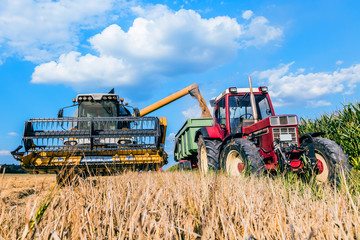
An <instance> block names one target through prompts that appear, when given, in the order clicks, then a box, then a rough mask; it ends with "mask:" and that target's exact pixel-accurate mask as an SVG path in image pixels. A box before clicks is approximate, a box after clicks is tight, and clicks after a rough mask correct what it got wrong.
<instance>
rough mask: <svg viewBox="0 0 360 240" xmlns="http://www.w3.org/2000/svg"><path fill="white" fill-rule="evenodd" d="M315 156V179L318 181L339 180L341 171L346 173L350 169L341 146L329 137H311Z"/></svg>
mask: <svg viewBox="0 0 360 240" xmlns="http://www.w3.org/2000/svg"><path fill="white" fill-rule="evenodd" d="M313 144H314V150H315V157H316V158H317V160H318V174H317V176H316V179H317V180H318V181H319V182H334V181H338V180H339V174H340V173H342V171H343V172H344V173H345V174H348V173H349V172H350V169H351V165H350V164H349V160H348V157H347V156H346V154H345V153H344V151H343V150H342V148H341V147H340V146H339V145H338V144H337V143H335V142H334V141H331V140H330V139H326V138H321V137H315V138H313Z"/></svg>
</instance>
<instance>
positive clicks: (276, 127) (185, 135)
mask: <svg viewBox="0 0 360 240" xmlns="http://www.w3.org/2000/svg"><path fill="white" fill-rule="evenodd" d="M249 85H250V88H236V87H231V88H229V89H226V90H225V91H224V92H222V93H221V94H220V95H219V96H218V97H217V98H215V99H214V100H212V101H210V104H211V105H212V106H213V107H214V109H215V112H214V119H212V118H202V119H188V120H187V121H186V122H185V124H184V125H183V127H182V128H181V129H180V130H179V132H178V133H177V134H176V135H175V148H174V158H175V161H178V162H179V168H180V169H181V168H182V169H192V168H199V169H200V171H201V172H202V173H203V174H206V173H207V172H208V170H209V168H212V169H215V170H220V169H222V170H223V171H224V172H226V173H227V174H229V175H235V176H237V175H240V174H243V173H253V174H259V173H263V172H264V171H269V172H271V171H280V172H284V171H287V170H290V171H294V172H304V171H309V172H310V173H314V174H316V179H317V180H318V181H321V182H328V181H335V180H337V179H338V173H339V172H340V170H344V171H345V172H348V171H349V170H350V168H351V166H350V164H349V162H348V158H347V156H346V155H345V153H344V151H343V150H342V149H341V147H340V146H338V145H337V144H336V143H335V142H333V141H331V140H329V139H325V138H321V137H320V136H321V135H324V133H308V134H305V135H303V136H300V137H299V136H298V129H297V126H298V124H299V122H298V118H297V116H296V115H275V111H274V108H273V106H272V103H271V100H270V96H269V94H268V88H267V87H259V88H252V85H251V80H250V77H249Z"/></svg>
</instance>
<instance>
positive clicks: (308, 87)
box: [252, 62, 360, 107]
mask: <svg viewBox="0 0 360 240" xmlns="http://www.w3.org/2000/svg"><path fill="white" fill-rule="evenodd" d="M293 64H294V62H292V63H289V64H285V65H280V66H279V67H278V68H275V69H268V70H265V71H258V72H254V73H253V74H252V75H254V76H255V77H257V78H259V79H267V81H268V82H267V84H268V85H269V90H270V93H271V96H272V98H273V99H274V101H275V105H276V106H289V105H295V104H304V103H306V104H307V105H308V106H312V107H319V106H328V105H330V103H329V102H327V101H324V100H321V99H319V98H321V97H324V96H329V95H331V94H335V93H345V94H350V93H352V89H354V88H355V86H356V84H357V83H359V82H360V64H356V65H353V66H351V67H349V68H341V69H339V70H336V71H334V72H332V73H328V72H317V73H307V74H303V73H302V72H301V71H300V72H295V73H293V72H290V67H291V66H292V65H293Z"/></svg>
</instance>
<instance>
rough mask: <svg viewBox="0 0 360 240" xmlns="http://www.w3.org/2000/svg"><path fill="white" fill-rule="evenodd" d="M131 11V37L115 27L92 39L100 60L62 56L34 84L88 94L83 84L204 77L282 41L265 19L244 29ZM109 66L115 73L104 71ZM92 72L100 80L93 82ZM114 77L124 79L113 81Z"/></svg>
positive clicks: (190, 14)
mask: <svg viewBox="0 0 360 240" xmlns="http://www.w3.org/2000/svg"><path fill="white" fill-rule="evenodd" d="M132 11H133V12H134V13H135V14H137V15H138V16H139V17H137V18H136V19H135V20H134V22H133V25H132V26H131V27H130V28H129V30H128V31H127V32H125V31H124V30H123V29H122V28H121V27H120V26H118V25H116V24H113V25H110V26H109V27H107V28H106V29H104V30H103V31H102V32H101V33H99V34H97V35H95V36H93V37H92V38H90V39H89V42H90V44H91V47H92V48H93V49H94V50H95V51H96V52H97V53H98V56H95V55H91V54H87V55H85V56H81V55H80V53H77V52H70V53H68V54H63V55H62V56H61V57H60V58H59V60H58V61H56V62H55V61H53V62H49V63H44V64H41V65H39V66H38V67H36V69H35V71H34V73H33V77H32V82H33V83H51V84H56V83H64V84H67V85H71V86H73V87H75V88H79V87H82V88H88V87H89V86H94V85H91V84H87V85H85V84H84V83H85V82H86V83H95V82H96V84H97V85H96V87H103V86H106V87H108V86H109V84H111V86H121V85H128V84H129V83H131V84H136V83H138V82H139V81H145V80H149V79H159V78H162V77H168V76H171V77H175V76H178V75H180V74H190V73H201V72H205V71H208V70H210V69H213V68H216V67H218V66H220V65H222V64H225V63H227V62H229V61H231V60H232V59H234V58H235V57H236V55H237V51H238V49H240V48H241V47H248V46H251V45H263V44H265V43H267V42H268V41H270V40H272V39H275V38H276V37H277V36H279V35H280V34H279V33H278V34H277V35H276V34H275V35H274V34H273V35H272V36H269V34H268V33H269V32H272V31H274V29H277V28H274V27H272V26H270V25H269V24H268V21H267V20H266V19H265V18H264V17H260V18H261V19H263V21H262V22H261V21H259V19H258V18H259V17H254V18H252V20H251V21H250V23H249V24H248V25H246V24H245V25H241V24H239V23H238V22H237V21H236V19H233V18H230V17H227V16H219V17H215V18H210V19H205V18H202V17H201V16H200V15H199V14H198V13H197V12H195V11H193V10H184V9H181V10H179V11H177V12H175V11H172V10H170V9H169V8H168V7H166V6H164V5H155V6H150V7H147V8H141V7H134V8H132ZM254 21H255V22H254ZM243 29H244V30H243ZM256 29H260V30H264V31H265V32H263V33H261V34H260V33H258V32H257V30H256ZM267 29H270V30H267ZM279 31H280V32H281V33H282V31H281V30H279ZM242 40H243V41H242ZM241 43H242V44H244V45H243V46H241ZM245 45H246V46H245ZM104 59H106V60H104ZM111 64H114V65H116V66H117V67H116V68H114V69H104V70H103V71H101V68H102V67H105V66H108V65H111ZM108 67H109V66H108ZM116 69H117V71H116ZM94 71H95V73H96V74H95V75H96V77H92V76H94ZM74 76H75V77H74ZM115 76H120V77H117V78H116V79H115V80H114V81H113V78H114V77H115ZM110 81H111V82H110Z"/></svg>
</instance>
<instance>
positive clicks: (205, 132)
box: [195, 127, 209, 143]
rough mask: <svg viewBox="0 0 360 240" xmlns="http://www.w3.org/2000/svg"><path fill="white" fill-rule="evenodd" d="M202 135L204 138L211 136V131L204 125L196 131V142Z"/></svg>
mask: <svg viewBox="0 0 360 240" xmlns="http://www.w3.org/2000/svg"><path fill="white" fill-rule="evenodd" d="M200 135H202V136H203V137H204V138H209V132H208V130H207V129H206V127H202V128H200V129H199V130H197V131H196V132H195V142H196V143H197V142H198V139H199V137H200Z"/></svg>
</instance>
